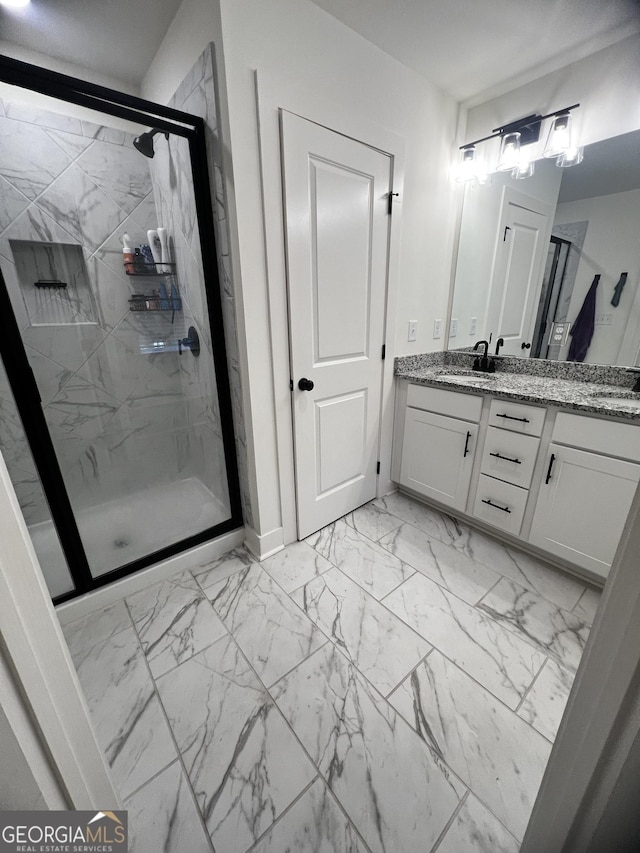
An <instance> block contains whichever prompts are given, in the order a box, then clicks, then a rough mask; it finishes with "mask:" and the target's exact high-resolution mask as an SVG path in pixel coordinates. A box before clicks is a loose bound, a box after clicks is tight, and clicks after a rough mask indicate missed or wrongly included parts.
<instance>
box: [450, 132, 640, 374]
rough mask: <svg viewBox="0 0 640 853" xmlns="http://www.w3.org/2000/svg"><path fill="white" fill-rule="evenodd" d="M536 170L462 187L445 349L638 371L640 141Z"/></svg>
mask: <svg viewBox="0 0 640 853" xmlns="http://www.w3.org/2000/svg"><path fill="white" fill-rule="evenodd" d="M535 165H536V168H535V174H534V175H533V176H532V177H530V178H527V179H525V180H517V179H514V178H512V177H511V175H510V174H500V173H496V174H494V175H492V178H491V181H490V182H489V183H488V184H485V185H479V186H467V187H466V188H465V199H464V208H463V216H462V223H461V230H460V242H459V247H458V259H457V266H456V278H455V291H454V299H453V309H452V314H451V318H452V322H451V327H450V331H454V332H455V334H454V335H451V334H450V336H449V349H458V348H460V347H468V346H471V345H473V344H474V343H475V342H476V341H478V340H480V339H485V340H489V341H491V351H492V352H493V351H494V350H495V344H496V341H497V340H498V338H500V337H502V338H503V339H504V346H503V347H502V348H501V354H503V355H510V356H522V357H525V358H527V357H534V358H548V359H553V360H571V361H584V362H589V363H592V364H616V365H637V364H639V363H640V358H639V349H640V295H639V293H638V291H639V290H640V131H635V132H633V133H627V134H623V135H621V136H617V137H612V138H610V139H606V140H603V141H601V142H596V143H593V144H592V145H589V146H586V147H585V150H584V160H583V162H582V163H580V164H579V165H576V166H573V167H571V168H564V169H563V168H558V167H557V166H556V165H555V162H554V161H549V160H544V159H543V160H538V161H537V162H536V164H535ZM454 321H455V322H454Z"/></svg>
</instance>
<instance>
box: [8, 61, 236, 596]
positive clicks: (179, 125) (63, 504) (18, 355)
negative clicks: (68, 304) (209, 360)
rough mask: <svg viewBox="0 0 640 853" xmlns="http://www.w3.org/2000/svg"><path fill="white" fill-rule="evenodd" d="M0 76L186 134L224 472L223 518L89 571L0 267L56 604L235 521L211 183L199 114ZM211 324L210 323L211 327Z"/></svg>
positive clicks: (35, 76) (112, 93)
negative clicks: (62, 567)
mask: <svg viewBox="0 0 640 853" xmlns="http://www.w3.org/2000/svg"><path fill="white" fill-rule="evenodd" d="M0 81H2V82H3V83H8V84H10V85H13V86H16V88H17V89H18V91H19V90H20V89H26V90H31V91H34V92H37V93H39V94H41V95H46V96H50V97H53V98H56V99H57V100H59V101H62V102H66V103H71V104H76V105H77V106H81V107H86V108H88V109H94V110H97V111H98V112H100V113H103V114H106V115H112V116H116V117H119V118H123V119H127V120H129V121H134V122H138V123H140V124H143V125H147V124H151V126H152V127H154V128H158V129H160V130H163V131H167V132H169V133H173V134H175V135H177V136H182V137H184V138H185V139H186V140H187V142H188V144H189V157H190V165H191V170H192V177H193V191H194V202H195V207H196V218H197V223H198V229H199V236H200V248H201V255H202V268H203V275H204V282H205V298H206V302H207V317H206V318H203V322H207V320H208V322H209V328H210V332H211V341H212V350H213V365H214V371H215V376H216V384H217V390H218V401H219V407H220V426H221V433H222V440H223V448H224V458H225V465H226V471H227V485H228V490H229V504H230V518H229V519H228V520H226V521H223V522H222V523H220V524H216V525H213V526H212V527H209V528H206V529H205V530H202V531H200V533H197V534H195V535H193V536H190V537H188V538H186V539H182V540H180V541H178V542H175V543H173V544H172V545H169V546H167V547H165V548H162V549H160V550H158V551H155V552H151V553H149V554H147V555H146V556H144V557H141V558H140V559H137V560H134V561H132V562H130V563H128V564H126V565H124V566H120V567H118V568H117V569H114V570H112V571H109V572H105V573H104V574H101V575H96V576H95V577H94V576H93V575H92V574H91V571H90V566H89V562H88V560H87V555H86V551H85V548H84V545H83V543H82V540H81V537H80V533H79V531H78V527H77V524H76V520H75V514H74V511H73V508H72V505H71V502H70V500H69V496H68V492H67V490H66V486H65V483H64V479H63V476H62V472H61V470H60V466H59V463H58V459H57V456H56V455H55V451H54V449H53V443H52V441H51V436H50V433H49V430H48V427H47V424H46V420H45V418H44V413H43V411H42V408H41V405H40V397H39V393H38V388H37V384H36V381H35V377H34V375H33V372H32V371H31V368H30V366H29V362H28V358H27V354H26V350H25V347H24V345H23V342H22V336H21V334H20V330H19V328H18V324H17V320H16V318H15V315H14V312H13V307H12V305H11V301H10V297H9V293H8V290H7V288H6V285H5V282H4V279H3V277H2V273H1V271H0V309H2V310H0V330H1V332H2V334H1V335H0V354H1V353H2V352H5V353H7V354H8V355H9V356H10V358H7V359H4V364H5V369H6V372H7V376H8V378H9V384H10V386H11V391H12V393H13V395H14V398H15V402H16V406H17V408H18V411H19V413H20V417H21V420H22V426H23V429H24V433H25V437H26V439H27V443H28V444H29V447H30V450H31V453H32V455H33V458H34V461H35V464H36V469H37V471H38V476H39V478H40V481H41V484H42V487H43V490H44V493H45V497H47V499H48V498H49V497H50V496H52V495H54V494H55V496H56V500H55V501H53V500H48V504H49V510H50V513H51V518H52V520H53V522H54V525H55V527H56V530H57V533H58V538H59V540H60V544H61V546H62V549H63V551H64V554H65V558H66V560H67V564H68V566H69V571H70V573H71V576H72V578H73V581H74V585H75V588H74V590H73V591H72V592H69V593H66V594H64V595H60V596H57V597H56V598H55V601H54V603H56V604H59V603H62V602H64V601H68V600H71V599H73V598H77V597H78V596H80V595H83V594H84V593H87V592H90V591H92V590H95V589H98V588H99V587H102V586H105V585H107V584H110V583H112V582H113V581H116V580H120V579H121V578H123V577H126V576H127V575H130V574H133V573H135V572H137V571H139V570H140V569H144V568H147V567H148V566H151V565H153V564H154V563H157V562H160V561H162V560H166V559H168V558H170V557H174V556H176V555H177V554H179V553H181V552H183V551H185V550H186V549H188V548H191V547H193V546H195V545H201V544H202V543H204V542H207V541H209V540H211V539H213V538H215V537H217V536H220V535H222V534H224V533H228V532H230V531H232V530H235V529H236V528H239V527H242V525H243V519H242V506H241V501H240V483H239V477H238V465H237V457H236V449H235V432H234V427H233V414H232V408H231V388H230V383H229V371H228V361H227V349H226V343H225V336H224V326H223V314H222V295H221V291H220V278H219V274H218V256H217V249H216V243H215V232H214V215H213V208H212V203H211V189H210V188H211V182H210V179H209V166H208V160H207V150H206V144H205V125H204V121H203V119H202V118H200V117H199V116H195V115H191V114H190V113H186V112H182V111H180V110H176V109H173V108H172V107H166V106H162V105H161V104H155V103H153V102H151V101H147V100H144V99H143V98H139V97H137V96H134V95H128V94H125V93H124V92H118V91H116V90H115V89H109V88H107V87H105V86H99V85H97V84H95V83H89V82H87V81H84V80H80V79H77V78H75V77H71V76H69V75H67V74H60V73H59V72H57V71H50V70H49V69H47V68H42V67H40V66H37V65H31V64H29V63H27V62H22V61H20V60H17V59H13V58H10V57H8V56H2V55H0ZM214 324H215V327H216V328H214Z"/></svg>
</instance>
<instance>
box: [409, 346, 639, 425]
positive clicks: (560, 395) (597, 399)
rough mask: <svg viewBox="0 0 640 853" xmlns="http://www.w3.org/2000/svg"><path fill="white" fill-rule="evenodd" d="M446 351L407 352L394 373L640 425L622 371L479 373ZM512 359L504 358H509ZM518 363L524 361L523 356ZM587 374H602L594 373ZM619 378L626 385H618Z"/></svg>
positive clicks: (636, 403) (630, 376)
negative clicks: (551, 373) (564, 374)
mask: <svg viewBox="0 0 640 853" xmlns="http://www.w3.org/2000/svg"><path fill="white" fill-rule="evenodd" d="M450 355H454V353H445V354H443V353H434V354H429V355H428V356H423V357H420V356H411V357H407V358H399V359H396V365H395V374H396V377H397V378H398V379H406V380H407V381H409V382H415V383H416V384H418V385H431V386H433V387H438V388H448V389H449V390H452V391H464V392H466V393H475V394H491V395H493V396H495V397H501V398H503V399H510V400H521V401H523V402H527V403H538V404H539V405H545V406H557V407H559V408H562V409H572V410H575V411H579V412H590V413H591V414H595V415H604V416H609V417H616V418H624V419H625V420H630V421H637V422H638V423H640V394H638V393H634V392H633V391H632V390H631V388H630V387H629V386H630V385H632V384H633V382H634V380H635V377H634V376H633V374H631V373H623V374H621V376H619V377H618V376H616V375H615V374H612V369H607V368H605V371H607V372H606V373H605V374H603V376H602V379H604V381H600V382H593V381H585V378H583V377H579V378H578V377H576V378H571V379H569V378H565V379H563V378H560V377H561V374H562V372H563V371H562V365H557V366H556V369H555V370H553V371H551V370H550V371H548V372H553V373H555V374H556V375H543V373H542V371H540V372H539V373H538V375H532V374H527V373H522V372H519V373H511V372H509V371H506V370H505V371H502V370H500V369H499V367H498V370H497V371H496V373H480V372H478V371H476V370H470V369H469V367H468V366H465V365H464V364H461V363H460V361H462V359H455V358H454V359H450V358H448V356H450ZM443 356H444V357H443ZM514 360H515V359H509V361H514ZM467 361H468V359H467ZM519 361H520V362H523V361H524V359H519ZM456 362H457V363H456ZM496 364H498V362H496ZM575 367H579V366H578V365H569V366H568V368H569V369H568V370H567V371H566V373H568V374H569V375H571V374H572V373H573V374H574V375H575V373H576V372H577V371H575V370H572V368H575ZM618 369H619V368H618ZM589 378H590V379H591V378H601V377H599V376H597V375H596V377H592V376H589ZM616 379H617V380H618V381H619V382H620V384H611V380H614V381H615V380H616ZM607 380H608V381H607ZM623 382H624V383H625V384H622V383H623Z"/></svg>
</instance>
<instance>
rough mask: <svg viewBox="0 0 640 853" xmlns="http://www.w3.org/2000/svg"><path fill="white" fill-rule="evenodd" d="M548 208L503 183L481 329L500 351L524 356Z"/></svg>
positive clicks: (544, 245)
mask: <svg viewBox="0 0 640 853" xmlns="http://www.w3.org/2000/svg"><path fill="white" fill-rule="evenodd" d="M550 221H551V219H550V211H549V207H548V206H547V205H546V204H543V203H542V202H538V201H536V200H535V199H533V198H529V197H528V196H526V195H523V194H522V193H520V192H517V191H516V190H513V189H512V188H511V187H505V190H504V196H503V199H502V212H501V216H500V224H499V226H498V234H497V236H496V248H495V256H494V265H493V274H492V280H491V295H490V298H489V306H488V313H487V329H488V330H490V331H491V333H492V338H493V341H496V340H497V339H498V338H499V337H501V338H503V340H504V348H503V349H502V354H503V355H520V356H528V355H530V354H531V341H532V338H533V327H534V324H535V319H536V315H535V311H536V308H537V305H538V300H539V297H540V288H541V286H542V273H543V264H544V261H545V259H546V256H547V247H548V245H549V233H550Z"/></svg>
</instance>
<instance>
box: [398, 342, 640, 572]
mask: <svg viewBox="0 0 640 853" xmlns="http://www.w3.org/2000/svg"><path fill="white" fill-rule="evenodd" d="M440 355H441V358H442V354H440ZM417 365H419V361H418V362H416V359H415V358H414V359H412V360H409V359H399V360H398V361H397V365H396V376H397V381H398V387H397V394H396V415H395V431H394V436H395V438H394V454H393V463H392V476H393V479H394V480H395V481H396V482H397V483H398V484H399V486H400V488H401V489H403V490H405V491H407V492H409V493H410V494H412V495H414V496H418V497H420V498H422V499H424V500H425V501H428V502H433V503H434V504H435V505H437V506H438V507H439V508H440V509H446V510H448V511H450V512H451V513H452V514H453V515H456V516H458V517H460V518H462V519H463V520H465V521H466V522H467V523H469V524H473V525H476V526H479V527H481V528H484V529H486V530H490V531H492V532H493V533H494V534H495V535H497V536H499V537H500V538H504V539H507V540H508V541H510V542H511V543H517V544H519V545H520V546H522V547H524V548H525V549H527V550H530V551H532V552H533V553H537V554H539V555H540V556H544V557H546V558H548V559H550V560H551V561H553V562H555V563H557V564H558V565H560V566H562V567H565V568H568V569H569V570H571V571H573V572H576V573H579V574H582V575H584V576H586V577H588V578H589V579H591V580H594V581H600V582H602V581H604V579H605V578H606V577H607V574H608V572H609V570H610V568H611V563H612V561H613V558H614V555H615V552H616V548H617V546H618V542H619V540H620V536H621V533H622V530H623V527H624V524H625V521H626V518H627V515H628V513H629V508H630V506H631V501H632V499H633V496H634V494H635V490H636V486H637V484H638V481H639V480H640V395H638V394H634V393H633V392H632V391H631V390H630V389H629V388H628V387H619V386H616V385H611V384H604V383H596V382H586V381H584V380H580V379H562V378H558V377H557V376H555V377H549V376H536V375H527V374H524V373H519V374H514V373H509V372H497V373H494V374H482V373H477V372H475V371H471V370H469V369H465V368H464V367H460V366H455V365H454V366H451V365H445V364H444V363H441V364H431V365H425V366H417ZM609 370H611V369H609ZM622 375H623V376H624V374H622ZM632 381H633V380H632V379H631V382H632ZM628 383H629V377H628V376H627V384H628Z"/></svg>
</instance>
